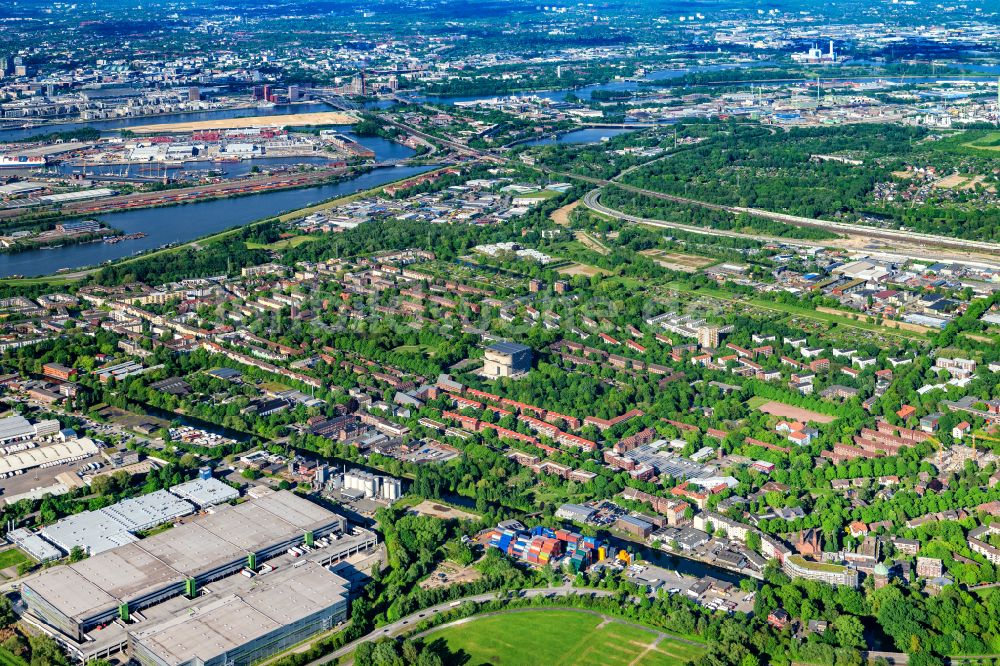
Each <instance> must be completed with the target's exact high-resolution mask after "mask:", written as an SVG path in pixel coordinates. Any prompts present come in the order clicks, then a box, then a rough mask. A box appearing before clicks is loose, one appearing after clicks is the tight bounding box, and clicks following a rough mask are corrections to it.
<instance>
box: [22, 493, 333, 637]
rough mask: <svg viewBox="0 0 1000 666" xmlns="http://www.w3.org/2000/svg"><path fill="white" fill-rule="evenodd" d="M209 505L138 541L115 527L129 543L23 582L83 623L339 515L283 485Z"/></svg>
mask: <svg viewBox="0 0 1000 666" xmlns="http://www.w3.org/2000/svg"><path fill="white" fill-rule="evenodd" d="M175 499H176V498H175ZM178 501H183V500H178ZM185 503H186V502H185ZM213 511H214V512H213V513H210V514H207V515H201V516H197V517H195V518H192V519H191V520H190V521H189V522H187V523H185V524H183V525H179V526H177V527H174V528H172V529H170V530H167V531H166V532H161V533H159V534H155V535H153V536H150V537H148V538H146V539H142V540H141V541H138V540H136V538H135V537H134V536H132V535H131V534H128V533H122V532H120V533H119V534H127V535H128V537H129V538H130V540H131V543H128V542H126V543H125V544H119V547H115V548H110V549H105V552H101V553H100V554H97V555H94V556H93V557H90V558H89V559H86V560H83V561H80V562H77V563H75V564H71V565H68V566H65V567H55V568H53V569H49V570H47V571H45V572H43V573H41V574H39V575H38V576H37V577H35V578H34V579H32V580H31V581H30V583H28V584H27V586H29V587H30V588H31V590H32V591H33V592H34V593H35V594H36V595H38V596H40V597H43V598H44V599H45V600H46V601H48V603H49V604H50V605H52V606H53V607H54V608H55V609H57V610H58V611H60V612H62V613H63V614H65V615H66V616H68V617H71V618H76V619H77V620H78V621H81V622H82V621H84V620H86V618H88V617H90V616H92V615H93V614H95V613H96V612H98V611H103V610H105V609H107V608H110V607H116V606H117V605H118V604H119V603H121V602H122V601H126V600H128V599H129V598H137V597H141V596H142V595H143V594H147V593H149V592H152V591H154V590H156V589H157V588H159V587H161V586H163V585H165V584H168V583H171V582H172V581H182V580H183V579H185V578H187V577H196V576H198V575H199V574H201V573H204V572H207V571H212V570H213V569H216V568H218V567H220V566H223V565H226V564H227V563H230V562H234V561H237V560H239V559H241V558H243V557H245V556H246V554H247V553H248V552H258V553H260V552H262V551H265V550H266V549H267V548H268V547H270V546H272V545H274V544H279V543H282V542H284V541H287V540H288V539H291V538H295V537H298V536H301V535H302V534H303V532H304V531H306V530H311V529H319V528H320V527H322V526H327V525H330V524H333V523H337V522H339V521H342V519H341V518H340V516H338V515H337V514H334V513H332V512H330V511H327V510H326V509H324V508H323V507H321V506H319V505H316V504H313V503H312V502H310V501H309V500H306V499H303V498H300V497H298V496H297V495H295V494H294V493H291V492H287V491H281V492H272V493H269V494H267V495H264V496H262V497H260V498H257V499H251V500H247V501H246V502H243V503H242V504H239V505H236V506H230V505H221V506H218V507H215V508H214V509H213ZM96 513H97V512H90V513H89V514H78V515H79V516H83V515H95V514H96ZM73 517H74V518H76V516H73ZM80 528H81V529H83V525H81V526H80ZM119 528H120V526H119Z"/></svg>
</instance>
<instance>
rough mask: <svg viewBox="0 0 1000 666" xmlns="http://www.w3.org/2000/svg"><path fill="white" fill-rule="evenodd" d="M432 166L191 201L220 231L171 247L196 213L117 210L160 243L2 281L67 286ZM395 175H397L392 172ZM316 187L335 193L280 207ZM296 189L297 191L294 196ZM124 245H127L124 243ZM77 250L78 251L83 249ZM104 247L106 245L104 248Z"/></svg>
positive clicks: (1, 263) (23, 264) (20, 268)
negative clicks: (166, 240) (109, 259)
mask: <svg viewBox="0 0 1000 666" xmlns="http://www.w3.org/2000/svg"><path fill="white" fill-rule="evenodd" d="M430 170H432V169H431V167H403V168H399V167H386V168H382V169H375V170H372V171H369V172H367V173H365V174H362V175H361V176H359V177H356V178H353V179H350V180H344V181H341V182H339V183H336V184H327V185H321V186H318V187H315V188H299V189H298V190H295V191H292V190H284V191H279V192H271V193H268V194H265V195H253V196H247V197H243V198H234V199H216V200H212V201H203V202H199V203H194V204H189V206H191V207H200V208H202V209H205V211H204V212H205V215H204V219H205V220H208V221H210V222H212V223H215V224H218V225H220V226H219V227H217V229H216V230H213V233H208V234H205V233H202V234H201V235H198V236H197V237H194V238H191V239H190V240H185V241H183V242H181V243H177V244H171V245H170V246H169V247H158V245H162V243H160V242H159V241H160V240H161V239H162V237H163V233H166V231H169V230H171V226H170V225H173V228H175V229H176V228H177V227H178V226H179V225H182V224H186V225H188V226H189V227H191V228H195V229H196V228H200V227H202V226H203V224H198V222H197V221H196V220H195V219H194V218H196V217H198V216H184V217H178V216H177V215H175V214H174V213H173V211H174V210H176V209H175V208H174V207H161V208H155V209H146V210H143V211H129V212H126V213H118V214H116V215H118V216H121V217H122V218H124V217H125V216H128V217H129V221H128V222H127V223H126V222H123V221H119V220H112V221H106V223H108V224H109V225H110V226H114V227H116V228H122V229H124V230H125V231H128V232H132V231H136V230H148V231H149V232H150V237H148V238H146V239H143V241H141V242H153V243H156V245H152V246H150V247H148V248H147V249H146V250H145V251H143V252H142V253H141V254H135V255H133V256H128V255H119V256H118V257H117V258H115V260H114V262H113V264H112V263H105V262H103V261H100V257H99V256H98V255H97V254H96V253H94V254H93V255H89V254H88V256H91V257H92V258H91V260H90V261H87V262H86V263H83V261H81V263H80V264H79V265H78V266H74V267H69V269H70V270H69V271H68V272H63V273H57V272H56V271H55V270H46V271H45V272H44V273H42V272H40V273H39V274H37V275H27V276H25V277H16V278H15V277H6V278H0V284H2V285H4V286H8V287H31V286H38V285H41V284H48V285H60V286H65V285H68V284H71V283H73V282H76V281H79V280H82V279H84V278H85V277H87V276H89V275H91V274H93V273H94V272H96V271H98V270H100V269H101V268H103V267H105V266H107V265H127V264H130V263H134V262H136V261H141V260H145V259H148V258H151V257H155V256H161V255H164V254H169V253H173V252H180V251H184V250H191V249H197V248H199V247H203V246H205V245H208V244H211V243H217V242H219V241H221V240H224V239H225V238H228V237H229V236H231V235H233V234H235V233H237V232H238V231H239V230H240V229H243V228H245V227H247V226H256V225H259V224H262V223H264V222H266V221H269V220H273V219H275V218H278V219H280V220H288V219H294V218H296V217H303V216H305V215H308V214H310V213H311V212H314V211H316V210H326V209H330V208H334V207H337V206H338V205H343V204H345V203H347V202H349V201H353V200H355V199H356V198H358V197H362V196H370V195H374V194H376V193H378V192H380V191H381V190H382V189H383V188H384V187H386V186H387V185H392V184H395V183H400V182H405V181H406V180H409V179H411V178H413V177H414V176H416V175H419V174H423V173H425V172H427V171H430ZM397 174H398V177H394V176H396V175H397ZM355 182H357V183H359V184H360V185H361V187H360V188H359V189H358V190H355V191H351V192H346V191H340V192H337V191H336V190H346V189H347V188H348V187H349V186H350V185H351V184H352V183H355ZM313 191H317V192H325V191H331V194H333V195H334V196H328V197H320V198H319V200H318V201H316V200H313V201H310V202H307V203H305V205H302V204H299V205H295V206H290V207H281V208H279V207H278V206H279V205H281V204H283V203H284V202H285V201H296V200H301V199H303V198H305V196H308V194H310V193H312V192H313ZM297 194H298V195H299V196H296V195H297ZM262 197H263V198H268V200H269V201H272V202H273V201H274V200H275V197H280V199H278V201H279V202H280V203H278V204H277V205H275V206H273V208H275V210H274V211H273V212H270V213H265V214H262V210H261V209H262V207H263V206H261V205H259V204H258V205H254V204H255V203H256V202H255V201H254V200H255V199H256V198H262ZM230 201H236V202H239V205H232V204H230V203H229V202H230ZM251 211H252V212H251ZM244 212H247V213H248V219H247V221H245V222H242V223H241V222H240V221H239V220H238V218H239V217H240V216H241V215H243V213H244ZM140 214H141V219H133V218H134V216H136V215H140ZM250 215H252V217H250ZM109 217H111V218H114V217H115V216H114V215H111V216H109ZM111 222H113V224H111ZM165 230H166V231H165ZM179 231H184V229H180V230H179ZM175 243H176V241H175ZM102 245H103V244H102ZM121 245H128V244H127V243H126V244H121ZM91 247H93V246H82V249H86V250H89V249H91ZM108 247H109V248H111V250H114V249H115V248H116V247H117V246H113V245H112V246H108ZM73 249H74V250H79V249H81V248H73ZM101 249H107V248H104V247H102V248H101ZM51 254H55V251H53V252H38V251H35V252H25V253H21V254H20V255H15V256H13V257H11V256H0V271H7V275H8V276H9V275H12V274H15V273H21V274H27V273H28V271H29V270H32V269H34V268H36V267H37V262H38V261H41V260H43V259H49V257H47V256H44V255H51ZM12 259H16V260H17V263H14V262H13V261H11V260H12ZM33 260H34V261H33Z"/></svg>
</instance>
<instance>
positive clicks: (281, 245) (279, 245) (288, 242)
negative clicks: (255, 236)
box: [246, 234, 319, 251]
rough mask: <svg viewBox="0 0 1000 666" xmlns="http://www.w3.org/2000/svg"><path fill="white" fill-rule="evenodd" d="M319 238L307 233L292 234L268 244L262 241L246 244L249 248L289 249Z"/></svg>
mask: <svg viewBox="0 0 1000 666" xmlns="http://www.w3.org/2000/svg"><path fill="white" fill-rule="evenodd" d="M317 239H319V236H314V235H308V234H307V235H305V236H292V237H291V238H285V239H284V240H279V241H274V242H273V243H269V244H267V245H265V244H262V243H250V242H247V243H246V246H247V249H248V250H272V251H277V250H287V249H288V248H290V247H298V246H299V245H302V244H303V243H311V242H312V241H314V240H317Z"/></svg>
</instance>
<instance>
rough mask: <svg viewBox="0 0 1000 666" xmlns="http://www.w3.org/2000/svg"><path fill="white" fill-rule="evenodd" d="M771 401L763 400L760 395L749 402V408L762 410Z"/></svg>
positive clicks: (768, 399)
mask: <svg viewBox="0 0 1000 666" xmlns="http://www.w3.org/2000/svg"><path fill="white" fill-rule="evenodd" d="M770 401H771V399H770V398H762V397H761V396H759V395H755V396H753V397H752V398H750V399H749V400H747V407H749V408H750V409H760V408H761V405H766V404H767V403H769V402H770Z"/></svg>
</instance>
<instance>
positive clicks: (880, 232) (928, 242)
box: [543, 169, 1000, 256]
mask: <svg viewBox="0 0 1000 666" xmlns="http://www.w3.org/2000/svg"><path fill="white" fill-rule="evenodd" d="M543 170H544V171H547V172H548V173H549V174H551V175H553V176H559V177H561V178H571V179H574V180H582V181H584V182H588V183H591V184H592V185H596V186H597V187H598V188H602V187H605V186H607V185H613V186H614V187H618V188H620V189H623V190H626V191H628V192H634V193H636V194H641V195H643V196H648V197H652V198H654V199H662V200H664V201H672V202H674V203H680V204H685V205H689V206H698V207H700V208H707V209H709V210H719V211H725V212H729V213H732V214H734V215H739V214H741V213H742V214H746V215H750V216H752V217H760V218H764V219H768V220H775V221H777V222H783V223H785V224H790V225H792V226H796V227H806V228H812V229H823V230H825V231H832V232H835V233H840V234H847V235H851V236H863V237H866V238H879V239H883V240H891V241H897V242H903V243H910V244H913V245H916V246H918V247H942V248H949V249H952V250H962V251H964V252H969V251H970V250H971V251H976V252H981V253H985V254H989V255H994V256H1000V243H994V242H991V241H976V240H965V239H962V238H952V237H950V236H938V235H935V234H924V233H918V232H915V231H902V230H899V229H882V228H880V227H872V226H868V225H864V224H848V223H845V222H831V221H829V220H820V219H817V218H811V217H801V216H798V215H787V214H785V213H774V212H771V211H767V210H762V209H760V208H746V207H743V206H726V205H722V204H714V203H709V202H707V201H698V200H697V199H689V198H687V197H679V196H676V195H673V194H664V193H663V192H654V191H653V190H647V189H643V188H641V187H634V186H632V185H625V184H623V183H620V182H617V181H610V180H604V179H601V178H590V177H588V176H581V175H579V174H574V173H565V172H560V171H552V170H547V169H543ZM588 196H590V200H591V201H592V202H596V201H597V199H596V197H598V196H600V195H599V194H597V193H595V192H591V193H590V194H589V195H588ZM585 203H586V201H585ZM587 206H588V208H592V209H594V210H597V211H598V212H602V213H604V214H606V215H611V216H613V217H616V218H618V219H623V220H628V221H632V222H638V223H641V224H651V225H654V226H661V227H665V228H673V229H685V230H689V231H695V232H697V233H701V234H704V233H708V231H709V230H708V229H707V228H706V227H692V226H690V225H681V224H676V223H673V222H664V221H663V220H650V219H647V218H640V217H636V216H632V215H627V214H625V213H621V212H619V211H615V210H612V209H610V208H606V207H603V210H602V209H601V208H595V207H594V206H592V205H590V204H587ZM711 231H712V232H718V233H717V234H716V235H725V236H732V237H744V238H757V239H760V238H762V237H763V236H762V235H760V234H755V235H752V236H751V235H747V234H738V233H735V232H721V231H720V230H714V229H713V230H711ZM774 239H775V240H780V241H781V242H783V243H789V244H790V243H792V242H794V243H799V244H803V245H805V244H808V243H805V242H803V241H790V240H789V239H786V238H777V237H774ZM829 244H830V243H812V244H811V245H817V246H823V245H829Z"/></svg>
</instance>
